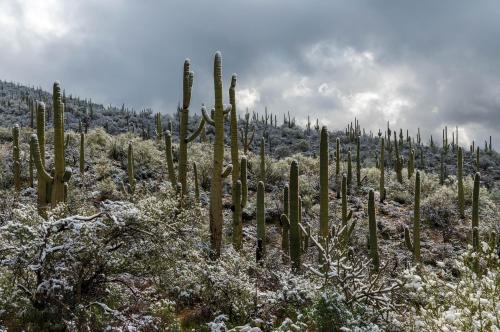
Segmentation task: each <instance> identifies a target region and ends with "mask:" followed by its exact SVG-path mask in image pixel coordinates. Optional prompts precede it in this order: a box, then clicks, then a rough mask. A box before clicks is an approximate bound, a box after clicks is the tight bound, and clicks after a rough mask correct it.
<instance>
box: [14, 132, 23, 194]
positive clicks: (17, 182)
mask: <svg viewBox="0 0 500 332" xmlns="http://www.w3.org/2000/svg"><path fill="white" fill-rule="evenodd" d="M12 160H13V169H12V172H13V174H14V187H15V189H16V192H17V193H19V192H20V191H21V158H20V154H19V125H17V124H16V125H15V126H14V127H13V128H12Z"/></svg>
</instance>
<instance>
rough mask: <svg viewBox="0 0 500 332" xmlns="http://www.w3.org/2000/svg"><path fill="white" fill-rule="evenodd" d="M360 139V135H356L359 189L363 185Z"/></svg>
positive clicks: (357, 183) (357, 182)
mask: <svg viewBox="0 0 500 332" xmlns="http://www.w3.org/2000/svg"><path fill="white" fill-rule="evenodd" d="M360 140H361V138H360V137H359V135H358V136H357V137H356V185H357V187H358V189H359V188H360V187H361V155H360V151H359V150H360Z"/></svg>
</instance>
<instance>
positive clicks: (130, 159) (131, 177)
mask: <svg viewBox="0 0 500 332" xmlns="http://www.w3.org/2000/svg"><path fill="white" fill-rule="evenodd" d="M127 175H128V191H129V193H130V194H132V195H133V194H134V192H135V171H134V148H133V146H132V142H128V153H127Z"/></svg>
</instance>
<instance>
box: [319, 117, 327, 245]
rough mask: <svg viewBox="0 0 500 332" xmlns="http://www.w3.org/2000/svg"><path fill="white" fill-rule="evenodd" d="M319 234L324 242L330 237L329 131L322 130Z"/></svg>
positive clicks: (320, 145)
mask: <svg viewBox="0 0 500 332" xmlns="http://www.w3.org/2000/svg"><path fill="white" fill-rule="evenodd" d="M319 151H320V153H319V196H320V203H319V204H320V208H319V234H320V236H321V238H322V242H323V243H324V241H326V239H327V237H328V164H329V162H328V156H329V152H328V129H327V128H326V127H325V126H323V127H322V128H321V136H320V141H319Z"/></svg>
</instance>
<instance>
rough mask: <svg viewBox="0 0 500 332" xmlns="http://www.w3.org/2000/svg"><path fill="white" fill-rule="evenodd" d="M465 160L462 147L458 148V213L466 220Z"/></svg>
mask: <svg viewBox="0 0 500 332" xmlns="http://www.w3.org/2000/svg"><path fill="white" fill-rule="evenodd" d="M463 172H464V158H463V151H462V147H458V153H457V182H458V184H457V186H458V213H459V214H460V218H462V219H463V218H465V199H464V173H463Z"/></svg>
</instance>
